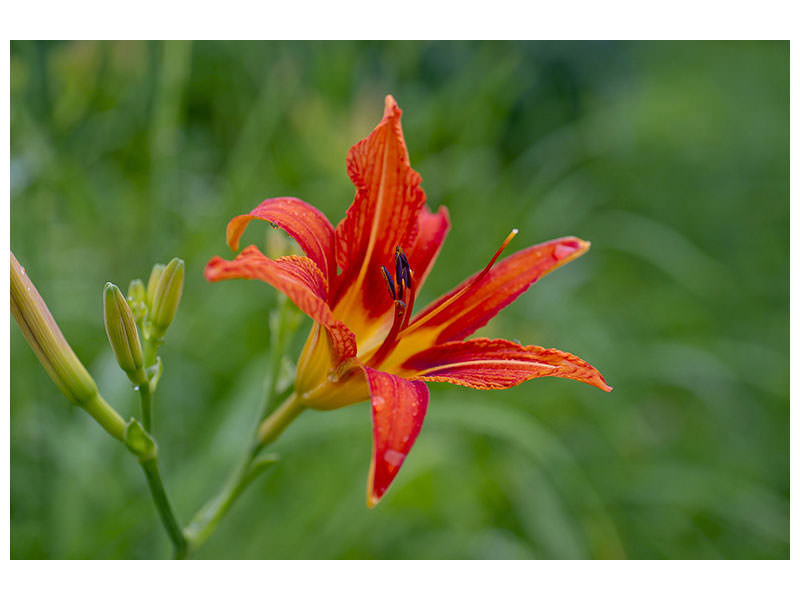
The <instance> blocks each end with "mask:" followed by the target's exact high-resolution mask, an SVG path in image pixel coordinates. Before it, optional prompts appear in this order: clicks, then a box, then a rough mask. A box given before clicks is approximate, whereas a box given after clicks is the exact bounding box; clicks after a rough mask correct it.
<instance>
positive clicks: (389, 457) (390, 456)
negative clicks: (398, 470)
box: [383, 450, 405, 467]
mask: <svg viewBox="0 0 800 600" xmlns="http://www.w3.org/2000/svg"><path fill="white" fill-rule="evenodd" d="M404 458H405V454H403V453H402V452H398V451H397V450H387V451H386V452H385V453H384V454H383V460H385V461H386V462H387V463H389V464H390V465H392V466H393V467H399V466H400V464H401V463H402V462H403V459H404Z"/></svg>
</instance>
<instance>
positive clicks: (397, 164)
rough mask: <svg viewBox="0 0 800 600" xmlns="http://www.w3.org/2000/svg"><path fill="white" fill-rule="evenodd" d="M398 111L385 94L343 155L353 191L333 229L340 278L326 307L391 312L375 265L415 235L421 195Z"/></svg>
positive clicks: (407, 244)
mask: <svg viewBox="0 0 800 600" xmlns="http://www.w3.org/2000/svg"><path fill="white" fill-rule="evenodd" d="M401 114H402V111H401V110H400V108H399V107H398V106H397V102H395V100H394V98H392V97H391V96H387V97H386V108H385V111H384V116H383V120H382V121H381V122H380V123H379V124H378V126H377V127H376V128H375V129H374V130H373V131H372V133H370V135H369V136H368V137H367V138H365V139H363V140H361V141H360V142H358V143H357V144H356V145H355V146H353V147H352V148H351V149H350V152H349V153H348V155H347V173H348V175H349V176H350V179H351V180H352V182H353V184H354V185H355V187H356V195H355V199H354V200H353V204H352V205H351V206H350V208H349V209H348V210H347V215H346V216H345V218H344V219H342V221H341V222H340V223H339V225H338V226H337V227H336V262H337V264H338V265H339V266H340V267H341V268H342V276H341V278H340V280H339V284H338V285H337V290H336V292H335V294H334V297H333V299H332V300H333V301H332V302H331V306H333V307H336V306H337V305H338V304H339V303H342V304H343V306H344V308H343V309H342V312H346V313H348V314H350V313H354V312H357V311H362V312H363V311H366V314H367V315H368V316H369V317H376V316H380V315H383V314H384V313H386V312H387V311H390V310H391V307H392V299H391V298H390V297H389V295H388V294H387V293H386V286H385V284H384V281H383V277H382V275H381V272H380V267H381V265H389V266H391V265H392V264H393V257H394V250H395V247H396V246H401V247H403V248H406V247H410V246H411V245H412V243H413V241H414V238H415V237H416V233H417V215H418V213H419V211H420V209H421V208H422V205H423V204H424V203H425V193H424V192H423V191H422V188H420V186H419V184H420V182H421V181H422V178H421V177H420V175H419V173H417V172H416V171H414V169H412V168H411V166H410V163H409V158H408V150H407V149H406V143H405V140H404V138H403V131H402V129H401V126H400V116H401ZM337 314H339V311H337ZM348 322H349V321H348Z"/></svg>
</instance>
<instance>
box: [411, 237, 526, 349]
mask: <svg viewBox="0 0 800 600" xmlns="http://www.w3.org/2000/svg"><path fill="white" fill-rule="evenodd" d="M518 233H519V229H517V228H516V227H515V228H514V229H512V230H511V233H509V234H508V235H507V236H506V239H505V240H503V243H502V244H501V245H500V247H499V248H498V249H497V252H495V253H494V256H492V259H491V260H490V261H489V264H488V265H486V267H484V269H483V270H482V271H481V272H480V273H478V274H477V275H475V276H474V277H473V278H472V279H471V280H470V281H469V282H468V283H467V284H466V285H465V286H464V287H463V288H461V290H460V291H459V292H458V293H456V294H453V295H452V296H451V297H450V298H448V299H447V300H445V301H444V302H442V303H441V304H440V305H439V306H437V307H436V308H435V309H434V310H432V311H431V312H429V313H428V314H426V315H423V316H422V318H420V319H417V320H416V321H414V322H413V323H411V325H409V326H408V327H406V328H405V329H403V331H402V333H403V335H405V334H407V333H410V332H412V331H414V330H415V329H417V328H419V327H420V326H421V325H423V324H424V323H426V322H428V321H430V320H431V319H432V318H433V317H434V316H436V315H438V314H439V313H441V312H442V311H443V310H444V309H445V308H447V307H448V306H450V305H451V304H453V303H454V302H455V301H456V300H458V299H459V298H460V297H461V296H463V295H464V294H466V293H467V291H469V290H470V289H472V288H473V287H474V286H475V285H476V284H477V283H478V282H480V281H481V279H483V278H484V277H486V275H488V273H489V271H490V270H491V269H492V267H493V266H494V263H495V262H497V259H498V258H500V255H501V254H502V253H503V250H505V249H506V246H508V244H509V243H510V242H511V240H513V239H514V237H515V236H516V235H517V234H518Z"/></svg>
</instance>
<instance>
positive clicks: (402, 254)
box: [205, 96, 611, 507]
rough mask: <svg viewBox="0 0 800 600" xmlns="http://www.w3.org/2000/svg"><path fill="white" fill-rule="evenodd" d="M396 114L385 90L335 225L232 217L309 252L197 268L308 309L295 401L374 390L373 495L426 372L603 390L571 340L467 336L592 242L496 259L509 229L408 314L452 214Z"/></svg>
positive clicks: (319, 220)
mask: <svg viewBox="0 0 800 600" xmlns="http://www.w3.org/2000/svg"><path fill="white" fill-rule="evenodd" d="M401 114H402V113H401V110H400V108H399V107H398V106H397V103H396V102H395V100H394V98H392V96H387V97H386V108H385V112H384V116H383V120H382V121H381V122H380V123H379V124H378V126H377V127H376V128H375V129H374V130H373V131H372V133H371V134H370V135H369V136H368V137H367V138H366V139H363V140H361V141H360V142H358V143H357V144H356V145H355V146H353V147H352V148H351V150H350V152H349V153H348V155H347V173H348V175H349V176H350V179H351V180H352V181H353V184H354V185H355V187H356V195H355V200H354V201H353V204H352V205H351V206H350V208H349V209H348V211H347V215H346V216H345V217H344V219H343V220H342V221H341V222H340V223H339V225H338V226H337V227H336V228H335V229H334V227H333V226H332V225H331V224H330V222H329V221H328V219H327V218H326V217H325V215H324V214H323V213H322V212H320V211H319V210H317V209H316V208H314V207H313V206H310V205H309V204H306V203H305V202H303V201H302V200H299V199H297V198H271V199H268V200H264V201H263V202H262V203H261V204H259V205H258V206H257V207H256V208H255V209H253V210H252V211H251V212H250V213H249V214H247V215H240V216H238V217H235V218H234V219H233V220H231V222H230V223H229V224H228V229H227V242H228V245H229V246H230V247H231V249H232V250H233V251H234V252H236V251H238V247H239V239H240V238H241V236H242V233H243V232H244V230H245V228H246V227H247V225H248V223H250V221H252V220H254V219H260V220H262V221H267V222H269V223H271V224H272V225H273V226H276V227H279V228H281V229H283V230H284V231H285V232H286V233H288V234H289V235H290V236H291V237H292V238H294V240H295V241H296V242H297V243H298V244H299V245H300V247H301V248H302V249H303V251H304V252H305V254H306V255H305V256H285V257H282V258H278V259H277V260H272V259H270V258H268V257H267V256H265V255H264V254H262V253H261V252H260V251H259V250H258V249H257V248H256V247H255V246H249V247H247V248H245V249H244V250H243V251H242V252H241V253H240V254H239V255H238V256H237V257H236V258H235V259H234V260H232V261H228V260H223V259H222V258H220V257H215V258H213V259H212V260H211V261H210V262H209V263H208V265H207V267H206V271H205V275H206V278H207V279H208V280H209V281H220V280H224V279H260V280H262V281H265V282H267V283H269V284H270V285H272V286H274V287H275V288H277V289H278V290H280V291H281V292H283V293H284V294H286V295H287V296H288V297H289V298H290V299H291V300H292V301H293V302H294V303H295V304H296V305H297V306H298V308H299V309H300V310H302V311H303V312H304V313H305V314H307V315H308V316H309V317H311V318H312V319H313V320H314V325H313V328H312V330H311V333H310V334H309V337H308V340H307V341H306V344H305V347H304V349H303V352H302V354H301V356H300V359H299V361H298V365H297V376H296V380H295V389H294V393H295V394H296V396H297V398H298V399H299V401H300V402H301V403H302V404H303V405H305V406H307V407H310V408H316V409H320V410H327V409H332V408H338V407H341V406H345V405H348V404H353V403H356V402H361V401H366V400H370V401H371V403H372V423H373V450H372V462H371V466H370V471H369V480H368V485H367V504H368V506H370V507H372V506H374V505H375V504H376V503H377V502H378V500H380V498H381V497H382V496H383V494H384V493H385V492H386V489H387V488H388V487H389V484H390V483H391V482H392V480H393V479H394V477H395V476H396V475H397V472H398V470H399V469H400V466H401V465H402V464H403V461H404V460H405V458H406V455H407V454H408V452H409V450H410V449H411V446H412V445H413V444H414V441H415V440H416V438H417V435H418V434H419V431H420V428H421V427H422V422H423V419H424V418H425V413H426V410H427V407H428V387H427V386H426V385H425V382H426V381H446V382H449V383H454V384H457V385H463V386H467V387H471V388H476V389H504V388H509V387H512V386H515V385H517V384H520V383H522V382H524V381H528V380H529V379H533V378H534V377H544V376H553V377H566V378H568V379H575V380H577V381H583V382H584V383H588V384H590V385H593V386H595V387H598V388H600V389H601V390H605V391H610V390H611V388H610V387H609V386H608V385H607V384H606V382H605V380H604V379H603V376H602V375H601V374H600V373H599V372H598V371H597V370H596V369H595V368H594V367H592V366H591V365H590V364H588V363H587V362H585V361H583V360H581V359H580V358H578V357H577V356H574V355H572V354H569V353H567V352H562V351H561V350H556V349H547V348H541V347H539V346H522V345H520V344H518V343H515V342H511V341H508V340H502V339H499V340H491V339H486V338H474V339H470V340H465V338H466V337H467V336H469V335H470V334H472V333H473V332H475V331H476V330H477V329H479V328H480V327H482V326H483V325H485V324H486V323H487V322H488V321H489V320H490V319H491V318H492V317H493V316H494V315H496V314H497V313H498V312H499V311H500V310H501V309H502V308H503V307H505V306H507V305H508V304H510V303H511V302H513V301H514V300H515V299H516V298H517V296H519V295H520V294H522V293H523V292H524V291H525V290H526V289H528V287H529V286H530V285H531V284H532V283H534V282H535V281H536V280H538V279H539V278H540V277H542V276H543V275H545V274H547V273H549V272H550V271H552V270H553V269H556V268H558V267H560V266H562V265H564V264H566V263H568V262H569V261H571V260H573V259H575V258H577V257H578V256H580V255H581V254H583V253H584V252H586V250H588V248H589V243H588V242H585V241H583V240H580V239H578V238H575V237H565V238H560V239H556V240H552V241H549V242H545V243H543V244H539V245H536V246H532V247H530V248H527V249H525V250H521V251H519V252H517V253H516V254H513V255H511V256H509V257H508V258H506V259H504V260H502V261H500V262H498V263H497V264H495V262H496V261H497V258H498V257H499V255H500V253H501V252H502V251H503V249H504V248H505V246H506V245H507V244H508V243H509V242H510V241H511V239H512V238H513V237H514V235H515V234H516V230H514V231H512V233H511V234H510V235H509V236H508V237H507V238H506V240H505V242H503V244H502V246H501V247H500V249H499V250H498V251H497V252H496V253H495V255H494V256H493V257H492V259H491V260H490V261H489V264H488V265H487V266H486V267H485V268H484V269H483V270H481V271H480V272H478V273H477V274H475V275H473V276H472V277H470V278H469V279H467V280H466V281H464V282H463V283H462V284H461V285H459V286H458V287H456V288H455V289H454V290H453V291H451V292H450V293H448V294H445V295H444V296H442V297H441V298H439V299H438V300H435V301H434V302H433V303H431V304H430V305H429V306H427V307H426V308H425V309H423V310H422V311H420V312H419V313H417V315H416V316H412V314H413V312H412V311H413V308H414V299H415V297H416V295H417V293H418V292H419V289H420V288H421V287H422V285H423V283H424V282H425V279H426V277H427V276H428V273H429V271H430V269H431V266H432V265H433V262H434V260H435V258H436V256H437V254H438V253H439V250H440V248H441V246H442V243H443V242H444V239H445V236H446V235H447V232H448V230H449V228H450V222H449V218H448V213H447V209H446V208H444V207H441V208H440V209H439V211H438V212H436V213H432V212H431V211H430V210H429V209H428V208H427V206H426V205H425V193H424V192H423V191H422V188H421V187H420V182H421V177H420V176H419V174H418V173H417V172H416V171H414V170H413V169H412V168H411V166H410V164H409V158H408V150H407V149H406V144H405V140H404V138H403V132H402V129H401V126H400V116H401Z"/></svg>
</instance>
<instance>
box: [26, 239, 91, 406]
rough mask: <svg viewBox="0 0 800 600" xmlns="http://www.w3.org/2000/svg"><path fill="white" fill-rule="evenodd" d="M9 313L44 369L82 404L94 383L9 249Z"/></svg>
mask: <svg viewBox="0 0 800 600" xmlns="http://www.w3.org/2000/svg"><path fill="white" fill-rule="evenodd" d="M11 314H12V315H14V318H15V319H16V320H17V323H18V324H19V328H20V330H22V334H23V335H24V336H25V339H26V340H27V341H28V344H30V347H31V348H32V349H33V351H34V352H35V353H36V356H37V358H38V359H39V362H41V363H42V366H44V368H45V370H46V371H47V373H48V374H49V375H50V377H51V378H52V379H53V381H54V382H55V383H56V385H57V386H58V387H59V389H60V390H61V393H63V394H64V396H66V397H67V399H69V401H70V402H72V403H74V404H78V405H84V404H86V403H88V402H90V401H92V400H93V399H94V398H95V397H96V396H97V386H96V385H95V383H94V380H93V379H92V376H91V375H89V373H88V371H87V370H86V369H85V368H84V366H83V364H81V361H80V360H79V359H78V357H77V356H75V353H74V352H73V351H72V348H71V347H70V345H69V344H68V343H67V340H66V339H64V335H63V334H62V333H61V330H60V329H59V328H58V325H57V324H56V322H55V319H53V315H51V314H50V311H49V310H48V308H47V305H46V304H45V303H44V300H42V297H41V296H40V295H39V292H38V291H37V290H36V287H35V286H34V285H33V283H32V282H31V280H30V279H29V278H28V276H27V274H26V273H25V269H23V268H22V266H21V265H20V264H19V262H17V259H16V257H15V256H14V253H13V252H12V253H11Z"/></svg>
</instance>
